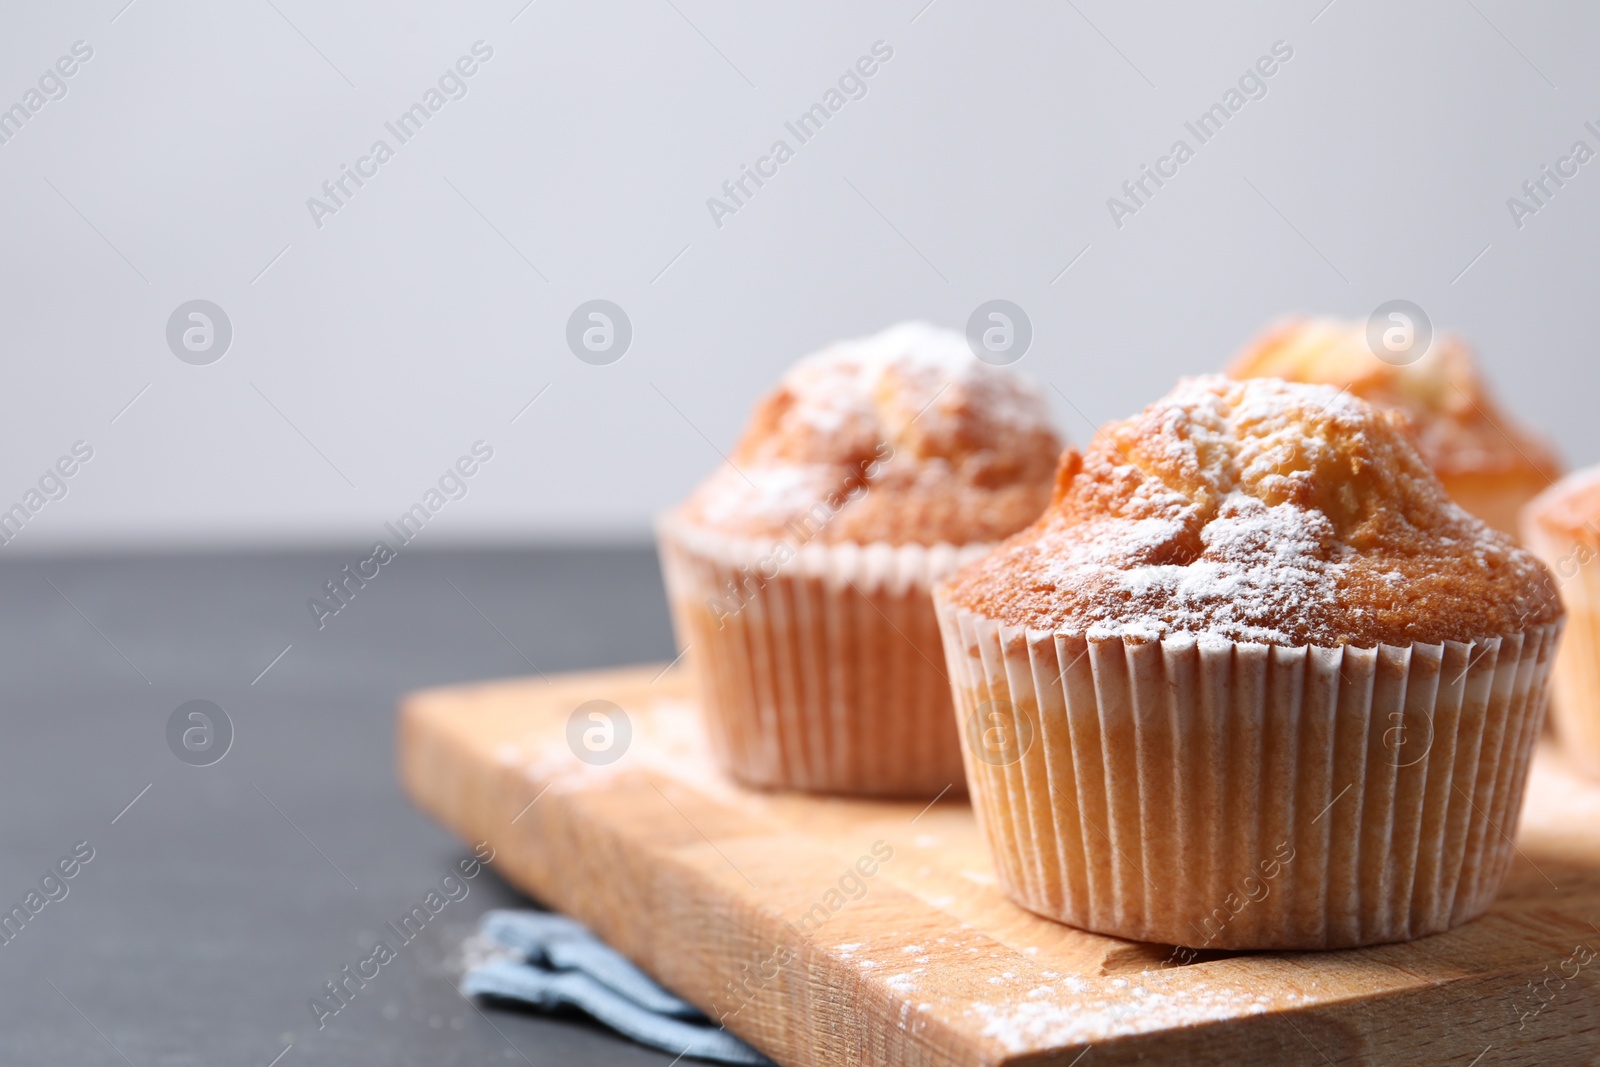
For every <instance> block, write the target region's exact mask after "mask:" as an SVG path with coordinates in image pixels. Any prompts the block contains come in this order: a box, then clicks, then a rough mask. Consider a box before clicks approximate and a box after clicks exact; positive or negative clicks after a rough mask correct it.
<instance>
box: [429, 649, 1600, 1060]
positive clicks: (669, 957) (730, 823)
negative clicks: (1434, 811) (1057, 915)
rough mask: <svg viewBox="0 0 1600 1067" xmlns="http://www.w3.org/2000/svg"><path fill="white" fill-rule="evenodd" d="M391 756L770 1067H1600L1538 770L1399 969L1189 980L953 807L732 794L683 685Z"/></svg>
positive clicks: (473, 701) (620, 694)
mask: <svg viewBox="0 0 1600 1067" xmlns="http://www.w3.org/2000/svg"><path fill="white" fill-rule="evenodd" d="M595 700H601V701H609V702H610V703H611V704H613V705H615V706H616V707H618V708H620V709H622V710H623V712H624V713H625V716H626V722H627V731H626V732H627V734H628V735H629V736H628V739H627V742H626V746H625V747H624V745H623V743H622V740H621V739H622V737H623V732H624V731H623V729H622V728H621V727H620V722H621V719H620V717H618V716H616V715H615V714H614V713H613V715H612V719H613V721H614V722H615V723H616V724H618V728H617V729H616V731H615V734H614V736H613V738H612V748H611V749H610V750H609V751H607V752H605V753H603V755H604V756H607V757H609V756H613V755H616V754H617V753H619V752H620V755H617V758H615V759H614V761H613V762H610V763H607V764H603V765H591V763H590V762H586V761H585V760H580V759H579V758H578V757H577V755H576V754H575V752H579V751H581V752H583V753H584V754H585V755H586V756H588V757H589V759H591V760H592V759H594V754H593V753H591V752H590V751H589V750H588V749H587V748H585V746H584V742H583V735H582V731H583V730H585V729H590V728H592V727H593V726H594V724H595V723H596V722H599V720H589V719H588V718H587V716H586V714H577V715H576V716H575V712H577V709H578V708H579V706H580V705H582V704H584V703H585V702H588V701H595ZM574 720H575V721H574ZM569 734H570V735H571V740H570V741H569ZM596 737H597V738H598V735H596ZM398 755H399V766H400V776H401V780H402V782H403V783H404V786H405V788H406V790H407V792H408V794H409V795H410V796H411V798H412V799H413V800H414V801H415V802H416V803H417V804H418V805H419V806H420V807H421V808H423V809H424V810H425V811H427V812H429V813H430V814H432V815H433V816H434V817H436V818H438V819H439V820H440V821H441V822H443V823H444V824H445V825H447V826H449V827H450V828H451V829H453V830H454V831H455V832H456V833H458V834H460V835H461V837H462V838H463V839H464V840H467V841H471V842H476V841H479V840H488V841H489V842H490V843H491V844H493V846H494V847H495V849H496V850H497V854H498V858H497V859H496V861H495V866H496V867H497V868H498V869H499V871H500V873H501V874H502V876H504V877H505V878H507V879H508V880H510V881H511V882H513V883H514V884H516V885H517V886H519V887H520V888H522V889H523V890H525V891H526V892H528V893H529V894H530V895H532V896H533V897H535V898H536V899H537V900H539V901H540V902H542V903H544V904H546V905H548V906H549V907H552V908H556V909H559V910H560V911H563V912H566V913H567V914H570V915H573V916H575V917H577V918H579V919H581V920H582V921H584V922H585V923H587V924H589V926H590V927H592V928H593V929H594V930H595V931H596V932H597V933H598V934H599V935H600V936H601V937H603V938H605V939H606V940H607V941H608V942H610V943H611V944H612V945H614V946H616V947H617V948H618V949H619V950H621V951H622V952H624V953H626V954H627V955H628V956H629V957H631V958H632V959H633V960H635V961H637V962H638V963H639V964H640V965H641V966H642V967H644V968H645V969H646V970H647V971H649V972H650V973H652V974H654V975H655V976H656V977H657V978H659V979H660V980H661V981H662V982H663V983H664V984H665V985H667V986H669V987H670V988H672V989H674V990H675V991H677V992H678V993H680V994H681V995H682V996H684V997H685V998H687V999H688V1000H690V1001H692V1002H694V1003H695V1004H697V1005H699V1006H700V1007H701V1008H703V1009H705V1010H706V1011H707V1013H708V1014H710V1015H712V1016H713V1018H721V1019H722V1020H723V1021H724V1024H725V1025H726V1026H727V1027H728V1029H730V1030H732V1031H733V1032H734V1033H737V1034H739V1035H740V1036H741V1037H743V1038H745V1039H746V1040H748V1041H750V1042H751V1043H753V1044H755V1045H756V1046H757V1047H759V1048H761V1049H762V1050H763V1051H765V1052H767V1053H768V1054H769V1055H771V1056H772V1057H773V1058H774V1059H776V1060H777V1061H778V1062H779V1063H781V1064H785V1065H800V1064H806V1065H810V1064H819V1065H820V1064H829V1065H832V1064H893V1065H901V1064H905V1065H913V1064H914V1065H942V1064H1023V1063H1027V1064H1062V1065H1069V1064H1075V1063H1079V1062H1081V1063H1082V1064H1083V1067H1098V1065H1102V1064H1121V1063H1167V1062H1173V1063H1190V1064H1232V1063H1239V1062H1248V1061H1252V1060H1253V1061H1256V1062H1260V1063H1273V1064H1277V1063H1295V1064H1298V1063H1304V1064H1354V1063H1406V1064H1433V1063H1457V1064H1460V1065H1461V1067H1469V1065H1472V1067H1493V1065H1502V1064H1568V1063H1592V1062H1596V1060H1597V1057H1600V998H1597V996H1596V990H1597V988H1600V987H1597V984H1596V982H1595V974H1596V972H1600V927H1597V926H1596V925H1595V924H1596V923H1600V786H1596V785H1595V784H1592V783H1590V782H1587V781H1586V780H1584V779H1582V778H1580V777H1578V776H1577V775H1576V774H1575V772H1573V771H1572V770H1571V769H1569V768H1568V767H1567V766H1566V765H1565V764H1564V763H1563V762H1562V761H1561V759H1560V757H1559V756H1558V755H1556V754H1554V753H1552V752H1549V751H1541V752H1540V753H1539V756H1538V759H1537V762H1536V764H1535V767H1534V771H1533V774H1532V778H1531V782H1530V785H1529V791H1528V799H1527V806H1526V810H1525V812H1524V817H1523V821H1522V827H1521V831H1520V836H1519V838H1518V858H1517V861H1516V863H1515V864H1514V866H1513V867H1512V870H1511V874H1510V876H1509V878H1508V880H1507V883H1506V885H1505V887H1504V889H1503V890H1502V892H1501V894H1500V897H1499V899H1498V900H1497V901H1496V903H1495V905H1494V907H1493V908H1492V909H1491V911H1490V913H1489V914H1488V915H1487V916H1486V917H1484V918H1483V919H1480V920H1478V921H1476V922H1472V923H1469V924H1467V925H1466V926H1464V927H1462V928H1460V929H1457V930H1455V931H1452V932H1450V933H1447V934H1442V935H1439V936H1436V937H1431V938H1426V939H1424V940H1421V941H1416V942H1412V943H1409V944H1401V945H1386V946H1380V947H1377V948H1368V949H1359V950H1350V951H1337V952H1320V953H1318V952H1297V953H1253V954H1238V955H1222V954H1218V953H1211V954H1206V955H1202V956H1199V957H1197V958H1195V959H1193V960H1186V959H1185V958H1184V957H1183V956H1182V955H1178V954H1175V953H1174V950H1173V949H1172V948H1171V947H1170V946H1160V945H1146V944H1138V943H1134V942H1128V941H1120V940H1116V939H1113V938H1107V937H1101V936H1098V935H1095V934H1090V933H1086V932H1083V931H1079V930H1075V929H1072V928H1071V927H1067V926H1062V925H1059V924H1057V923H1054V922H1051V921H1049V920H1046V919H1042V918H1039V917H1037V916H1034V915H1032V914H1031V913H1029V912H1027V911H1024V910H1023V909H1021V908H1019V907H1017V906H1016V905H1014V904H1012V903H1011V902H1010V900H1009V899H1008V898H1007V897H1006V896H1005V895H1004V894H1003V893H1002V892H1001V891H1000V889H999V887H998V886H997V884H996V882H995V879H994V876H993V873H992V868H991V865H990V862H989V858H988V855H987V852H986V850H985V847H984V844H983V841H982V839H981V838H980V836H979V833H978V828H977V824H976V822H975V821H974V819H973V815H972V811H971V808H970V807H969V806H968V805H967V802H966V800H965V799H964V798H962V797H958V796H955V795H954V794H955V793H958V792H959V790H953V791H952V793H951V794H946V795H945V796H943V797H942V798H940V799H939V800H937V801H935V802H934V803H932V804H931V805H926V806H924V804H922V803H902V802H892V803H886V802H876V801H851V800H841V799H829V798H817V797H808V796H800V795H784V794H763V793H757V792H751V791H748V790H745V789H743V788H741V787H739V786H736V785H734V784H732V783H731V782H729V781H728V780H727V779H726V778H724V777H723V776H722V775H721V774H720V773H718V772H717V771H716V769H715V768H714V766H713V765H712V763H711V761H710V758H709V753H708V752H707V750H706V747H705V742H704V738H703V736H702V734H701V732H700V729H699V725H698V719H697V715H696V711H695V707H694V693H693V691H692V682H691V680H690V679H689V677H688V676H687V673H686V672H683V671H676V670H675V671H667V672H663V671H662V668H661V667H660V666H652V667H642V668H633V669H626V670H615V671H606V672H598V673H588V674H573V675H558V676H553V677H552V678H551V679H549V680H548V681H546V680H542V679H531V680H529V679H516V680H508V681H500V682H488V683H482V684H477V685H469V686H461V687H456V688H449V689H435V690H428V691H424V692H419V693H415V694H412V695H410V696H408V697H407V698H406V699H405V701H404V702H403V704H402V706H401V710H400V730H399V754H398ZM1503 829H1504V830H1505V831H1506V832H1508V833H1509V832H1512V828H1511V827H1504V828H1503Z"/></svg>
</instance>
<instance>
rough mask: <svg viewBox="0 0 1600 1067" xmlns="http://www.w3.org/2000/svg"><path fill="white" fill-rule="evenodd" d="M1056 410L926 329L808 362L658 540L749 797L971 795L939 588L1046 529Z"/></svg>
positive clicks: (957, 340) (685, 635)
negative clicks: (757, 792) (1041, 525)
mask: <svg viewBox="0 0 1600 1067" xmlns="http://www.w3.org/2000/svg"><path fill="white" fill-rule="evenodd" d="M1060 450H1061V441H1060V439H1059V438H1058V437H1057V436H1056V433H1055V431H1054V430H1053V429H1052V428H1051V425H1050V418H1049V412H1048V408H1047V405H1046V403H1045V400H1044V397H1043V395H1042V394H1041V393H1040V392H1039V391H1038V390H1036V389H1035V388H1033V387H1032V386H1031V385H1029V384H1027V383H1026V382H1025V381H1024V380H1023V379H1021V378H1020V377H1018V376H1017V375H1015V374H1013V373H1011V372H1009V371H1004V370H1000V369H998V368H996V367H992V366H989V365H987V364H984V363H981V362H979V361H978V360H977V359H975V358H974V357H973V355H972V353H971V352H970V351H969V350H968V348H967V344H966V341H965V339H964V338H963V337H962V335H961V334H958V333H954V332H951V331H948V330H940V329H935V328H933V327H930V326H926V325H923V324H920V323H908V324H903V325H900V326H895V327H893V328H891V329H889V330H886V331H884V332H882V333H880V334H877V335H876V336H873V337H868V338H864V339H861V340H856V341H847V342H841V343H838V344H834V345H832V346H830V347H828V348H826V349H824V350H822V351H821V352H819V353H817V354H815V355H812V356H809V357H807V358H806V359H803V360H801V361H800V362H799V363H797V364H795V366H793V367H792V368H791V369H790V370H789V371H788V373H786V374H785V375H784V377H783V379H782V381H781V382H780V383H779V384H778V386H777V388H776V389H774V390H773V391H772V392H771V393H770V394H768V395H767V396H766V397H765V398H764V399H762V400H761V402H760V403H759V404H758V405H757V407H756V410H755V412H754V415H753V416H752V418H751V420H750V425H749V427H748V428H747V429H746V430H745V433H744V436H743V437H742V438H741V439H740V441H739V444H738V446H737V448H736V449H735V450H734V452H733V455H732V456H731V457H730V462H729V463H727V464H724V465H723V466H722V467H721V468H720V469H719V470H717V471H716V472H715V473H714V474H712V475H711V477H710V478H709V479H708V480H707V481H706V482H705V483H703V484H702V485H701V486H700V487H699V488H697V489H696V490H695V491H694V493H693V494H692V495H691V496H690V497H689V499H688V500H687V501H686V502H684V503H683V504H682V505H681V506H679V507H678V508H676V509H675V510H674V511H672V512H671V513H669V514H668V515H667V516H665V517H664V518H663V519H662V520H661V522H660V523H659V525H658V540H659V544H660V549H661V556H662V562H663V568H664V570H665V572H666V577H667V586H668V595H669V599H670V601H671V604H672V611H673V619H674V624H675V627H676V629H677V633H678V643H679V645H680V646H681V647H683V648H685V649H686V650H687V651H688V655H689V658H690V661H691V663H692V664H693V666H694V669H695V670H696V672H697V673H698V677H699V681H700V696H701V702H702V704H703V707H704V710H705V717H706V723H707V728H708V731H709V733H710V735H711V740H712V743H713V748H714V749H715V751H716V753H717V755H718V757H719V759H720V760H721V762H722V764H723V766H724V767H725V768H726V769H727V770H728V772H729V773H730V774H732V775H733V776H734V777H735V778H737V779H739V780H740V781H743V782H746V783H748V784H752V785H756V786H761V787H766V788H792V789H802V790H809V791H814V792H827V793H843V794H859V795H884V796H918V795H923V796H931V795H933V794H935V793H938V792H939V791H941V790H943V789H946V788H948V787H951V786H954V787H955V788H956V789H957V790H959V789H960V788H961V785H962V782H963V776H962V769H961V750H960V745H959V742H958V740H957V737H956V729H955V725H954V713H953V711H952V709H951V706H950V686H949V682H948V680H947V679H946V678H945V676H944V669H943V664H944V656H943V651H942V649H941V648H940V643H939V630H938V624H937V621H936V620H935V618H934V614H933V604H932V601H931V599H930V590H931V587H932V584H933V582H934V581H936V580H938V579H939V578H942V577H944V576H946V575H948V574H949V573H951V572H952V571H953V570H954V569H955V567H956V566H957V564H958V563H959V562H960V561H961V560H964V559H970V558H972V557H974V556H975V555H977V554H980V553H982V552H983V551H985V550H986V549H987V548H989V547H991V546H992V544H993V543H994V542H997V541H999V540H1000V539H1002V538H1004V537H1006V536H1008V535H1010V534H1012V533H1015V532H1016V531H1017V530H1019V529H1021V528H1022V527H1024V526H1026V525H1027V524H1028V523H1029V522H1032V521H1033V519H1034V518H1036V517H1037V516H1038V514H1039V513H1040V512H1041V511H1042V510H1043V509H1044V507H1045V505H1046V504H1047V503H1048V502H1049V499H1050V486H1051V481H1052V474H1053V471H1054V467H1055V460H1056V457H1057V455H1058V454H1059V453H1060Z"/></svg>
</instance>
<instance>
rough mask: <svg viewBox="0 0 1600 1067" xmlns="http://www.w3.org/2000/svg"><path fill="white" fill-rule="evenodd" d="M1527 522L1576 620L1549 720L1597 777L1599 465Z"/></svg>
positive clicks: (1532, 507) (1526, 515)
mask: <svg viewBox="0 0 1600 1067" xmlns="http://www.w3.org/2000/svg"><path fill="white" fill-rule="evenodd" d="M1522 518H1523V524H1522V536H1523V539H1524V540H1525V541H1526V542H1527V545H1528V547H1529V548H1531V549H1532V550H1533V551H1534V553H1535V554H1537V555H1538V556H1539V558H1541V559H1543V560H1544V561H1545V563H1547V564H1549V566H1550V570H1551V571H1552V572H1554V574H1555V577H1556V583H1557V585H1558V587H1559V589H1560V591H1561V599H1562V600H1563V601H1564V602H1565V604H1566V607H1567V611H1568V612H1569V613H1570V615H1571V622H1570V626H1571V630H1570V632H1569V633H1568V634H1567V638H1566V640H1565V641H1564V642H1563V643H1562V648H1561V654H1560V655H1559V656H1557V657H1556V665H1555V677H1554V683H1553V688H1554V692H1555V699H1554V701H1553V702H1552V704H1551V712H1550V717H1551V719H1552V720H1553V722H1554V724H1555V732H1556V735H1557V737H1558V738H1560V740H1561V743H1562V746H1563V747H1564V748H1565V749H1566V750H1567V752H1568V754H1569V755H1570V756H1571V757H1572V759H1573V760H1574V761H1575V762H1576V763H1577V764H1578V765H1579V766H1581V767H1582V768H1583V769H1584V770H1586V771H1588V772H1589V773H1590V774H1592V775H1595V776H1597V777H1600V573H1597V572H1600V564H1597V563H1596V560H1597V559H1600V467H1590V468H1588V469H1587V470H1582V471H1577V472H1575V473H1573V474H1569V475H1567V476H1566V477H1565V478H1563V479H1561V481H1559V482H1557V483H1556V484H1555V485H1553V486H1551V487H1550V488H1549V489H1546V490H1545V491H1544V492H1543V493H1542V494H1540V495H1539V496H1538V497H1536V498H1534V501H1533V503H1531V504H1529V505H1528V507H1527V508H1526V509H1525V510H1524V511H1523V516H1522Z"/></svg>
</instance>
